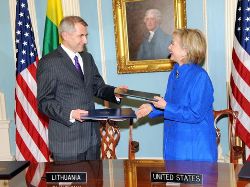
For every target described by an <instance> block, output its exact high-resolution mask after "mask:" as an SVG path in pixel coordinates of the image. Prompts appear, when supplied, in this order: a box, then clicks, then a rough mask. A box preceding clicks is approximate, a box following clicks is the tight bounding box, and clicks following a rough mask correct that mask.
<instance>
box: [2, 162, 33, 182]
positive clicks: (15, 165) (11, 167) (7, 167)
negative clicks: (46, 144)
mask: <svg viewBox="0 0 250 187" xmlns="http://www.w3.org/2000/svg"><path fill="white" fill-rule="evenodd" d="M29 165H30V162H29V161H0V180H9V179H11V178H12V177H14V176H16V175H17V174H19V173H20V172H22V171H23V170H24V169H25V168H26V167H28V166H29Z"/></svg>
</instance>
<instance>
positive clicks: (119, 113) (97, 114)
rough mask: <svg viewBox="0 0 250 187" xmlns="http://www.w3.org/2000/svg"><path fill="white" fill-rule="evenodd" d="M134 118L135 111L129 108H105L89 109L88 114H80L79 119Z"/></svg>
mask: <svg viewBox="0 0 250 187" xmlns="http://www.w3.org/2000/svg"><path fill="white" fill-rule="evenodd" d="M131 118H136V115H135V111H134V110H132V109H131V108H106V109H96V110H89V111H88V114H87V115H85V114H83V115H81V119H83V120H86V119H90V120H106V119H131Z"/></svg>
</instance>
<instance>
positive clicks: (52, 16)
mask: <svg viewBox="0 0 250 187" xmlns="http://www.w3.org/2000/svg"><path fill="white" fill-rule="evenodd" d="M62 18H63V11H62V2H61V0H48V2H47V14H46V21H45V29H44V37H43V56H44V55H46V54H48V53H49V52H51V51H53V50H54V49H56V48H57V46H58V45H59V43H60V42H61V38H60V36H59V33H58V26H59V24H60V21H61V20H62Z"/></svg>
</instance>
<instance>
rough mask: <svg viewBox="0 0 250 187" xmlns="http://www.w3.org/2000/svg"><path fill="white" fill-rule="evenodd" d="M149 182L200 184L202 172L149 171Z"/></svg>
mask: <svg viewBox="0 0 250 187" xmlns="http://www.w3.org/2000/svg"><path fill="white" fill-rule="evenodd" d="M150 177H151V182H161V183H167V182H171V183H185V184H202V182H203V177H202V174H195V173H169V172H154V171H152V172H151V176H150Z"/></svg>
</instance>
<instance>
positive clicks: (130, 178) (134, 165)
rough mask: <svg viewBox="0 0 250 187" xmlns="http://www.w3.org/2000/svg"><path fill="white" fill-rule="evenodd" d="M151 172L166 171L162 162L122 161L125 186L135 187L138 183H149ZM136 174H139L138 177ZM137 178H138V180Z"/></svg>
mask: <svg viewBox="0 0 250 187" xmlns="http://www.w3.org/2000/svg"><path fill="white" fill-rule="evenodd" d="M151 171H162V172H164V171H166V168H165V161H164V160H126V161H124V173H125V181H126V182H127V183H126V184H125V186H128V187H137V182H138V181H147V182H148V183H150V175H149V174H150V172H151ZM138 173H141V174H140V175H138ZM138 177H139V178H138Z"/></svg>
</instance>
